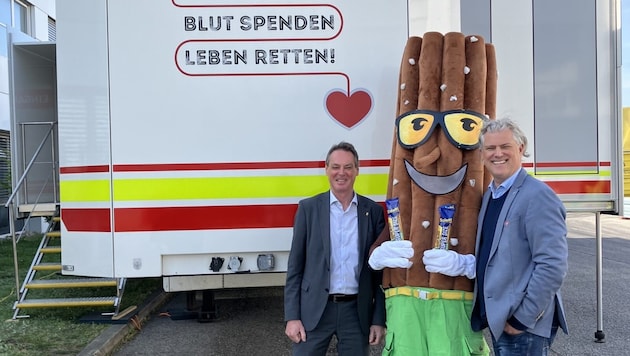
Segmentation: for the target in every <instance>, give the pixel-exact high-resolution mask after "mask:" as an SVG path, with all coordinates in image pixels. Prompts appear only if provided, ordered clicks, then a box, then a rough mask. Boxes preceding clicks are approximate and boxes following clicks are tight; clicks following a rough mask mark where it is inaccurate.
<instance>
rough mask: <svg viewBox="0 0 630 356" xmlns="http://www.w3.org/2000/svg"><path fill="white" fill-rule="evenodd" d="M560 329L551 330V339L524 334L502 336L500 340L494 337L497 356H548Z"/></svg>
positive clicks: (493, 341) (493, 342)
mask: <svg viewBox="0 0 630 356" xmlns="http://www.w3.org/2000/svg"><path fill="white" fill-rule="evenodd" d="M557 332H558V327H556V326H554V327H553V328H552V329H551V336H550V337H549V338H546V337H542V336H538V335H534V334H531V333H529V332H527V331H526V332H523V333H521V334H518V335H508V334H506V333H503V334H501V337H499V340H495V339H494V335H493V336H492V344H493V347H494V355H495V356H547V355H548V354H549V349H550V348H551V344H552V343H553V339H554V338H555V337H556V333H557Z"/></svg>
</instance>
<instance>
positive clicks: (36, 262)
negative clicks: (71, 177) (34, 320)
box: [13, 215, 125, 319]
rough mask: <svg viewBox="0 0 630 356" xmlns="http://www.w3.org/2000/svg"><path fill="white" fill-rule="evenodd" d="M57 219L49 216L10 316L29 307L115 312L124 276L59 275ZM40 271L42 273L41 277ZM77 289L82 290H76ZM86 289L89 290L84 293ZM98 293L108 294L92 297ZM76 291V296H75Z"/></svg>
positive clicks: (15, 317)
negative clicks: (104, 308)
mask: <svg viewBox="0 0 630 356" xmlns="http://www.w3.org/2000/svg"><path fill="white" fill-rule="evenodd" d="M60 222H61V220H60V218H59V216H58V215H57V216H53V217H52V218H51V219H50V224H49V229H48V231H47V232H46V233H45V234H44V235H43V237H42V241H41V243H40V244H39V247H38V248H37V251H36V253H35V257H34V258H33V262H32V263H31V266H30V268H29V270H28V272H27V274H26V277H25V278H24V282H23V283H22V287H21V288H20V293H19V298H18V300H17V301H16V302H15V304H14V306H13V309H14V314H13V319H17V318H25V317H28V315H23V314H20V313H21V312H22V311H23V310H24V309H31V308H60V307H106V308H112V309H113V311H112V312H106V313H103V314H104V315H112V316H116V315H118V313H119V307H120V302H121V300H122V294H123V291H124V287H125V279H124V278H88V277H74V276H73V277H70V276H63V275H61V274H60V272H61V252H62V251H61V244H60V240H61V232H60V230H59V225H60ZM42 273H43V274H44V275H43V276H41V277H40V276H39V275H40V274H42ZM97 288H98V289H97ZM104 288H106V289H104ZM79 289H80V290H82V291H81V292H77V290H79ZM89 289H91V291H89V292H85V290H89ZM106 291H107V292H106ZM29 292H30V293H29ZM98 292H100V293H108V296H105V297H102V296H94V294H98ZM77 294H78V295H79V296H74V295H77ZM69 295H73V297H68V296H69Z"/></svg>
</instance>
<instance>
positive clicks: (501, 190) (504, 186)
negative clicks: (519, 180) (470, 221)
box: [488, 169, 521, 199]
mask: <svg viewBox="0 0 630 356" xmlns="http://www.w3.org/2000/svg"><path fill="white" fill-rule="evenodd" d="M520 171H521V170H520V169H519V170H517V171H516V172H514V174H512V175H511V176H510V178H508V179H506V180H504V181H503V183H501V184H499V186H498V187H496V188H495V186H494V179H493V180H492V181H491V182H490V185H489V186H488V189H490V192H491V193H492V197H493V198H494V199H497V198H500V197H501V196H502V195H503V194H505V193H506V192H507V191H508V190H510V188H512V185H514V181H516V177H517V176H518V174H519V172H520Z"/></svg>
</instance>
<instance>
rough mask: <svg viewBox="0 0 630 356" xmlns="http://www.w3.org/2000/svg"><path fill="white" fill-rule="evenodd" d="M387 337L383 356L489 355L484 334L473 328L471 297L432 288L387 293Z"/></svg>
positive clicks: (466, 293) (389, 290)
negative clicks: (471, 325)
mask: <svg viewBox="0 0 630 356" xmlns="http://www.w3.org/2000/svg"><path fill="white" fill-rule="evenodd" d="M385 295H386V297H387V299H385V306H386V308H387V335H386V337H385V347H384V348H383V355H388V356H395V355H398V356H442V355H443V356H467V355H489V354H490V349H489V348H488V344H487V343H486V341H485V339H484V337H483V333H482V332H481V331H479V332H474V331H473V330H472V328H471V327H470V314H471V312H472V293H470V292H462V291H442V290H437V289H432V288H419V287H398V288H390V289H387V290H385Z"/></svg>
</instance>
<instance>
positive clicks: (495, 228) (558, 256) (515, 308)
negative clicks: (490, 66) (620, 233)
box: [471, 119, 568, 356]
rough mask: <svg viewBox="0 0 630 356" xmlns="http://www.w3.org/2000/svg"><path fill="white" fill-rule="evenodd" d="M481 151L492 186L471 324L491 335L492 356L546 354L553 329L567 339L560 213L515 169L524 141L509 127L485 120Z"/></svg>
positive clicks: (484, 210) (482, 223)
mask: <svg viewBox="0 0 630 356" xmlns="http://www.w3.org/2000/svg"><path fill="white" fill-rule="evenodd" d="M480 149H481V155H482V161H483V163H484V166H485V167H486V169H487V170H488V171H489V172H490V173H491V174H492V178H493V179H492V182H491V183H490V186H489V189H488V190H487V191H486V192H485V194H484V196H483V200H482V205H481V211H480V214H479V220H478V225H477V242H476V248H475V253H476V258H477V271H476V272H477V280H476V284H475V291H474V301H473V305H474V307H473V313H472V317H471V324H472V327H473V329H474V330H476V331H478V330H481V329H483V328H485V327H489V328H490V332H491V334H492V342H493V346H494V354H495V355H496V356H504V355H536V356H538V355H547V354H548V350H549V348H550V346H551V343H552V342H553V339H554V337H555V335H556V332H557V330H558V327H561V328H562V330H564V332H565V333H567V325H566V320H565V314H564V308H563V306H562V298H561V296H560V287H561V286H562V282H563V280H564V278H565V276H566V273H567V258H568V249H567V240H566V234H567V229H566V221H565V217H566V212H565V209H564V206H563V204H562V202H561V201H560V199H558V197H557V196H556V194H555V193H554V192H553V191H552V190H551V189H550V188H549V186H547V185H546V184H545V183H543V182H541V181H539V180H537V179H536V178H534V177H531V176H530V175H528V173H527V172H526V171H525V169H523V168H522V167H521V160H522V157H523V156H525V157H527V155H528V154H527V138H526V137H525V135H524V134H523V132H522V131H521V129H520V128H519V127H518V126H517V125H516V124H515V123H514V122H513V121H511V120H509V119H501V120H490V121H487V122H486V123H485V124H484V127H483V128H482V130H481V140H480Z"/></svg>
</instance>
